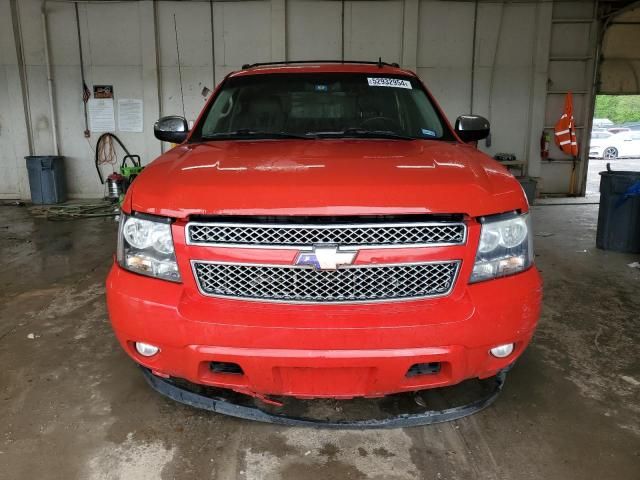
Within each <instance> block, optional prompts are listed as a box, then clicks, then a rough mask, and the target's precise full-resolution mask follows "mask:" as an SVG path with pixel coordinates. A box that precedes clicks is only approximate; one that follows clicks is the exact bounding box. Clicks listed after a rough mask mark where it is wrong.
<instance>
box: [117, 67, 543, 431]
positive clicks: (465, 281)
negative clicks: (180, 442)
mask: <svg viewBox="0 0 640 480" xmlns="http://www.w3.org/2000/svg"><path fill="white" fill-rule="evenodd" d="M155 134H156V136H157V137H158V138H159V139H160V140H163V141H169V142H173V143H176V144H178V145H177V146H175V147H174V148H172V149H171V150H169V151H168V152H167V153H165V154H163V155H161V156H160V157H159V158H158V159H156V160H155V161H153V162H152V163H151V164H150V165H148V166H147V167H146V168H145V170H144V171H143V172H142V173H141V174H140V175H139V177H138V178H136V180H135V181H134V182H133V183H132V185H131V187H130V188H129V190H128V191H127V194H126V197H125V199H124V201H123V204H122V215H121V220H120V229H119V234H118V247H117V255H116V261H115V262H114V265H113V268H112V269H111V272H110V274H109V277H108V280H107V299H108V308H109V315H110V318H111V322H112V325H113V329H114V331H115V334H116V336H117V338H118V340H119V341H120V343H121V345H122V347H123V348H124V350H125V351H126V352H127V354H128V355H129V356H131V357H132V358H133V360H134V361H135V362H137V363H138V364H140V365H141V366H142V367H143V372H144V374H145V376H146V378H147V380H148V381H149V383H150V384H151V385H152V386H154V387H155V388H156V389H157V390H159V391H160V392H162V393H164V394H166V395H168V396H169V397H171V398H173V399H175V400H178V401H182V402H185V403H188V404H191V405H195V406H199V407H203V408H209V409H210V410H214V411H220V412H224V413H230V414H232V415H237V416H246V417H249V418H256V419H258V420H267V421H274V418H276V421H277V419H278V418H280V417H279V416H278V414H277V413H276V414H266V413H261V412H259V413H256V412H255V411H253V413H251V414H249V413H247V410H246V409H245V410H243V408H245V407H240V406H237V405H233V404H232V403H229V402H227V401H225V400H222V399H221V397H219V396H216V395H208V396H207V395H206V393H205V392H207V391H223V392H224V391H231V390H232V391H235V392H236V393H235V394H233V395H235V396H236V397H237V396H238V395H237V393H240V394H245V395H248V396H251V397H254V398H259V399H262V400H263V401H265V402H267V403H272V404H279V403H281V402H282V401H283V399H284V401H286V399H287V398H291V397H297V398H299V399H314V398H333V399H352V398H355V397H381V396H385V395H389V394H394V393H400V392H414V391H419V390H425V389H432V388H435V387H445V386H452V385H456V384H458V383H460V382H462V381H463V380H467V379H488V378H489V377H496V378H502V377H503V376H504V372H506V370H507V369H508V368H509V367H510V366H511V365H512V364H513V363H514V361H515V360H516V359H517V358H518V357H519V356H520V354H522V352H523V350H524V349H525V348H526V346H527V344H528V343H529V341H530V340H531V337H532V335H533V333H534V330H535V327H536V324H537V321H538V317H539V313H540V303H541V290H542V289H541V279H540V276H539V273H538V271H537V270H536V268H535V266H534V264H533V261H534V256H533V249H532V232H531V219H530V215H529V206H528V203H527V199H526V197H525V195H524V193H523V190H522V188H521V187H520V185H519V183H518V182H517V181H516V179H515V178H514V177H513V176H512V175H511V174H510V173H509V172H508V171H507V170H506V169H505V168H504V167H502V166H501V165H500V164H498V163H497V162H496V161H494V160H493V159H491V158H489V157H488V156H487V155H485V154H483V153H481V152H479V151H478V150H477V149H476V147H475V142H477V141H478V140H480V139H482V138H484V137H486V136H487V135H488V134H489V123H488V122H487V121H486V120H485V119H484V118H482V117H478V116H472V115H465V116H461V117H459V118H458V119H457V121H456V124H455V128H452V127H451V125H450V124H449V123H448V121H447V120H446V118H445V116H444V114H443V112H442V110H441V109H440V108H439V107H438V105H437V104H436V102H435V101H434V99H433V97H432V96H431V94H430V93H429V92H428V91H427V89H426V88H425V86H424V85H423V84H422V82H421V81H420V79H419V78H418V77H417V76H416V75H415V74H414V73H412V72H410V71H407V70H404V69H401V68H399V67H398V66H397V65H389V64H385V63H382V62H371V63H366V62H352V63H348V62H334V63H329V62H326V63H323V62H314V63H307V62H298V63H295V64H294V63H283V64H255V65H245V66H244V67H243V69H242V70H241V71H239V72H234V73H231V74H230V75H228V76H227V77H226V78H225V79H224V81H223V82H222V83H221V84H220V86H219V87H218V88H217V89H216V91H215V92H214V94H213V95H212V96H211V99H210V100H209V101H208V103H207V104H206V106H205V107H204V109H203V111H202V113H201V115H200V117H199V118H198V120H197V121H196V122H195V124H194V126H193V127H192V128H191V129H190V130H189V129H188V127H187V122H186V121H185V120H184V119H183V118H182V117H176V116H171V117H164V118H162V119H160V120H159V121H158V122H157V123H156V125H155ZM210 387H215V388H210ZM231 393H232V392H231ZM240 397H242V395H240ZM258 403H259V402H258ZM487 403H488V402H486V401H484V402H483V403H482V404H480V405H479V404H475V407H479V406H485V405H486V404H487ZM442 413H443V412H440V414H442ZM445 413H447V412H445ZM449 413H450V414H451V412H449ZM453 413H454V414H455V412H453ZM462 413H464V414H466V413H469V411H468V410H465V411H463V412H462ZM264 415H268V416H264ZM282 418H284V416H283V417H282ZM428 418H431V419H432V420H427V419H428ZM447 418H451V415H450V416H449V417H446V416H445V417H442V418H441V417H438V416H437V415H436V417H433V412H432V413H430V414H429V415H428V416H426V417H425V416H423V417H422V418H421V419H419V421H417V422H416V423H429V422H431V421H435V420H436V419H437V420H442V419H447ZM405 420H406V418H405ZM301 421H302V420H301Z"/></svg>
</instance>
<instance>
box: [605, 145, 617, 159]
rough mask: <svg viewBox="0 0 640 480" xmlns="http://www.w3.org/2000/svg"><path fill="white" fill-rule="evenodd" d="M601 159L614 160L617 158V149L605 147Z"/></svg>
mask: <svg viewBox="0 0 640 480" xmlns="http://www.w3.org/2000/svg"><path fill="white" fill-rule="evenodd" d="M602 158H603V159H605V160H615V159H616V158H618V149H617V148H616V147H607V148H605V149H604V151H603V152H602Z"/></svg>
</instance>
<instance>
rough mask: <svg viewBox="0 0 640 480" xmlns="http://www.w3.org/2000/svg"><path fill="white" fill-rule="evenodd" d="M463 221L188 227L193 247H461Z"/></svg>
mask: <svg viewBox="0 0 640 480" xmlns="http://www.w3.org/2000/svg"><path fill="white" fill-rule="evenodd" d="M466 236H467V229H466V225H465V224H464V223H462V222H430V223H393V224H390V223H366V224H364V223H363V224H349V225H347V224H342V225H341V224H322V225H308V224H307V225H297V224H260V223H204V222H203V223H200V222H190V223H189V224H188V225H187V243H189V244H190V245H214V246H239V247H262V248H299V249H310V248H311V246H313V245H341V246H350V247H359V248H376V247H377V248H389V247H419V246H437V245H461V244H464V243H465V241H466Z"/></svg>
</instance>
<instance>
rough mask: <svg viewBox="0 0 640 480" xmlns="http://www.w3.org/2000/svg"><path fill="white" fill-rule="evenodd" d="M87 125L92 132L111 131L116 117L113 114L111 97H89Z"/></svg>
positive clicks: (114, 127) (113, 128) (113, 129)
mask: <svg viewBox="0 0 640 480" xmlns="http://www.w3.org/2000/svg"><path fill="white" fill-rule="evenodd" d="M88 107H89V125H90V126H91V131H92V132H113V131H115V129H116V119H115V116H114V114H113V98H90V99H89V102H88Z"/></svg>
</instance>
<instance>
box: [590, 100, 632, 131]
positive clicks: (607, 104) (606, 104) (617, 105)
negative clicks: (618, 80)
mask: <svg viewBox="0 0 640 480" xmlns="http://www.w3.org/2000/svg"><path fill="white" fill-rule="evenodd" d="M593 116H594V118H608V119H609V120H611V121H612V122H613V123H616V124H618V123H626V122H640V95H597V96H596V108H595V112H594V114H593Z"/></svg>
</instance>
